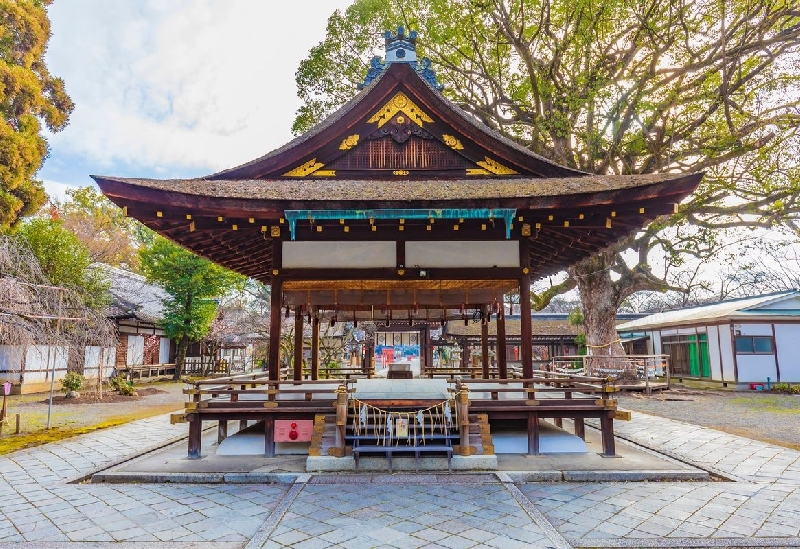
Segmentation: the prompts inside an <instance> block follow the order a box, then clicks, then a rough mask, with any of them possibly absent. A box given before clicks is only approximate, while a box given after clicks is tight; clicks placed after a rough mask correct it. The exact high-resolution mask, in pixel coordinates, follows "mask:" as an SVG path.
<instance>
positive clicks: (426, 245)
mask: <svg viewBox="0 0 800 549" xmlns="http://www.w3.org/2000/svg"><path fill="white" fill-rule="evenodd" d="M416 39H417V34H416V32H411V33H407V32H406V31H404V29H403V28H400V29H398V32H397V33H391V32H387V33H386V56H385V59H383V60H381V59H379V58H375V59H373V61H372V63H371V65H370V68H369V71H368V73H367V76H366V78H365V80H364V82H363V85H362V86H360V88H361V90H360V92H359V93H357V94H356V95H355V96H354V97H353V98H352V99H351V100H350V101H349V102H347V103H346V104H345V105H343V106H342V107H341V108H340V109H339V110H338V111H336V112H335V113H334V114H332V115H330V116H328V117H327V118H326V119H325V120H323V121H322V122H321V123H319V124H318V125H317V126H315V127H314V128H312V129H311V130H309V131H308V132H306V133H305V134H303V135H301V136H299V137H297V138H295V139H294V140H292V141H290V142H289V143H287V144H286V145H284V146H282V147H280V148H278V149H276V150H274V151H272V152H269V153H267V154H265V155H264V156H262V157H260V158H256V159H255V160H252V161H250V162H247V163H245V164H242V165H241V166H237V167H233V168H230V169H227V170H224V171H221V172H218V173H214V174H211V175H208V176H205V177H200V178H196V179H179V180H157V179H132V178H121V177H114V176H93V177H94V179H95V180H96V182H97V184H98V185H99V187H100V189H101V190H102V192H103V193H104V194H105V195H106V196H107V197H108V198H109V199H110V200H111V201H113V202H114V203H115V204H117V205H118V206H120V207H121V208H123V210H124V211H125V213H126V215H128V216H131V217H134V218H136V219H138V220H140V221H141V222H142V223H144V224H145V225H146V226H147V227H149V228H151V229H153V230H154V231H156V232H157V233H159V234H161V235H163V236H165V237H166V238H169V239H170V240H172V241H174V242H176V243H178V244H180V245H181V246H183V247H185V248H187V249H188V250H191V251H193V252H195V253H196V254H198V255H200V256H203V257H206V258H208V259H210V260H212V261H214V262H216V263H218V264H220V265H223V266H225V267H227V268H229V269H231V270H233V271H235V272H237V273H240V274H242V275H245V276H248V277H252V278H254V279H256V280H259V281H261V282H263V283H265V284H269V285H271V288H272V294H271V299H272V302H271V328H270V347H269V349H270V351H269V361H268V377H269V378H270V379H272V380H278V379H279V376H280V371H279V369H280V365H279V354H278V353H279V347H280V345H279V341H280V336H281V333H280V332H281V324H282V322H281V321H282V318H283V314H284V312H285V311H286V309H287V308H288V309H289V310H290V311H292V312H293V313H294V318H295V322H296V326H297V327H298V328H299V329H296V330H295V333H296V334H300V337H302V332H303V325H304V324H305V323H308V322H310V323H311V325H312V327H313V333H314V337H315V338H317V339H318V337H319V335H318V334H319V324H320V322H334V323H335V322H354V323H359V322H366V321H370V322H374V323H376V324H377V325H379V326H400V325H402V326H417V327H418V329H420V330H421V334H422V341H421V344H422V349H423V352H422V356H421V361H422V363H423V365H430V364H431V346H430V344H428V345H427V346H426V345H425V339H426V338H427V341H428V342H429V341H430V329H429V328H428V327H429V326H438V325H440V324H444V323H445V322H447V321H454V320H458V321H466V320H471V319H473V318H476V316H477V318H480V319H481V320H483V321H484V322H483V324H484V326H486V324H487V321H488V319H490V318H493V319H494V320H495V321H496V333H497V338H498V343H497V350H498V356H497V357H496V359H497V368H498V370H499V375H498V377H499V378H506V377H508V371H507V367H506V365H507V358H506V356H505V351H504V350H505V348H506V345H505V344H504V339H505V328H504V315H503V307H501V306H500V305H499V304H501V303H502V302H503V295H505V294H508V293H516V292H518V293H519V295H520V303H521V311H520V321H519V322H520V326H519V334H520V335H519V336H518V337H519V340H520V345H521V347H520V360H521V370H522V378H523V379H528V378H531V377H532V376H533V373H534V369H533V362H532V347H531V345H532V340H531V308H530V286H531V282H532V281H534V280H537V279H540V278H542V277H546V276H549V275H553V274H556V273H558V272H561V271H563V270H565V269H566V268H568V267H569V266H570V265H573V264H575V263H576V262H579V261H581V260H582V259H585V258H587V257H590V256H591V255H593V254H595V253H597V252H598V251H599V250H602V249H604V248H606V247H607V246H609V245H610V244H613V243H615V242H617V241H619V240H620V239H622V238H625V237H627V236H629V235H630V234H631V233H632V232H635V231H637V230H639V229H641V228H642V227H643V226H645V225H647V224H648V223H649V222H650V221H652V220H653V219H655V218H656V217H658V216H662V215H669V214H672V213H674V212H676V211H677V207H678V204H679V202H680V201H681V200H683V199H684V198H685V197H686V196H687V195H689V194H690V193H691V192H692V191H693V190H694V189H695V188H696V186H697V185H698V183H699V181H700V179H701V175H700V174H676V173H662V174H648V175H594V174H589V173H584V172H581V171H578V170H575V169H571V168H568V167H564V166H560V165H557V164H555V163H553V162H551V161H549V160H547V159H546V158H543V157H541V156H539V155H537V154H534V153H532V152H531V151H529V150H528V149H527V148H525V147H524V146H522V145H520V144H519V143H517V142H515V141H513V140H511V139H509V138H506V137H504V136H502V135H500V134H499V133H497V132H496V131H494V130H492V129H491V128H489V127H487V126H486V125H484V124H483V123H482V122H480V121H479V120H477V119H476V118H475V117H474V116H472V115H470V114H468V113H466V112H465V111H463V110H462V109H460V108H459V107H458V106H456V105H455V104H454V103H453V102H451V101H450V100H449V99H447V98H446V97H445V96H444V95H443V94H442V86H441V85H439V83H438V82H437V78H436V75H435V73H434V72H433V70H432V68H431V64H430V61H429V60H428V59H419V60H418V59H417V56H416ZM388 330H389V329H388V328H387V331H388ZM484 341H485V339H484ZM302 348H303V345H302V341H301V342H300V345H295V349H299V351H297V350H296V351H295V352H296V353H297V352H302ZM312 351H313V353H314V356H312V360H311V378H312V379H317V377H318V371H319V370H318V367H319V364H318V351H316V350H313V349H312ZM300 362H302V356H296V357H295V364H299V363H300ZM483 368H484V373H486V372H488V367H487V364H486V360H484V362H483ZM292 375H293V376H294V379H296V380H300V379H301V376H302V372H301V368H295V369H294V372H293V374H292ZM484 377H488V376H484Z"/></svg>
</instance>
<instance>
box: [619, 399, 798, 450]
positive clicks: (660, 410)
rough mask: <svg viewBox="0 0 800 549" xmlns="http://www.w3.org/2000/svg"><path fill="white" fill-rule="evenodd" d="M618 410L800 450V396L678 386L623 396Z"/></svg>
mask: <svg viewBox="0 0 800 549" xmlns="http://www.w3.org/2000/svg"><path fill="white" fill-rule="evenodd" d="M619 407H620V408H623V409H626V410H631V411H633V412H637V411H638V412H645V413H648V414H652V415H656V416H662V417H666V418H669V419H676V420H679V421H684V422H686V423H693V424H695V425H702V426H704V427H711V428H713V429H718V430H720V431H725V432H726V433H731V434H734V435H741V436H745V437H748V438H752V439H755V440H760V441H762V442H769V443H771V444H777V445H779V446H786V447H788V448H794V449H795V450H800V429H798V425H799V424H800V395H787V394H781V393H772V392H768V391H763V392H762V391H715V390H707V389H688V388H683V387H675V388H672V389H670V390H669V391H665V392H663V393H657V394H653V395H649V396H647V395H640V394H636V393H627V394H625V393H623V394H620V396H619Z"/></svg>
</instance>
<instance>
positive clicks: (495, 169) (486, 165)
mask: <svg viewBox="0 0 800 549" xmlns="http://www.w3.org/2000/svg"><path fill="white" fill-rule="evenodd" d="M483 158H484V160H483V162H476V164H477V165H478V166H480V167H481V168H483V169H485V170H486V171H488V172H490V173H493V174H494V175H516V174H517V173H518V172H516V171H514V170H512V169H511V168H506V167H505V166H503V165H502V164H500V163H499V162H497V161H496V160H492V159H491V158H489V157H488V156H484V157H483Z"/></svg>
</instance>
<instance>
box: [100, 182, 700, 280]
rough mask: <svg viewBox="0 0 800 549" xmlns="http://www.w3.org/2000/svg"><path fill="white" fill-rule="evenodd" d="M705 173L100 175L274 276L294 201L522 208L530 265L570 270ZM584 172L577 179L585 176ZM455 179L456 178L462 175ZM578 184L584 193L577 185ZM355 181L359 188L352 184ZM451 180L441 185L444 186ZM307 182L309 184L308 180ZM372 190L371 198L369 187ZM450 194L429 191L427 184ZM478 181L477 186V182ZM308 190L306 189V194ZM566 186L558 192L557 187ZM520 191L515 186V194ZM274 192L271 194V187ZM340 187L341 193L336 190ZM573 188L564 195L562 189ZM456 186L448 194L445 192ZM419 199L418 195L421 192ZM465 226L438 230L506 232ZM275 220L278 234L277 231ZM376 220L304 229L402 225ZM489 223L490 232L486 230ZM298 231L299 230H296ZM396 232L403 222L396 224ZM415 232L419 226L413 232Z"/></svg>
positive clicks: (168, 228) (210, 245)
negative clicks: (502, 177)
mask: <svg viewBox="0 0 800 549" xmlns="http://www.w3.org/2000/svg"><path fill="white" fill-rule="evenodd" d="M701 177H702V176H701V174H689V175H679V176H665V175H648V176H628V177H614V176H611V177H601V176H591V177H583V178H573V179H570V178H567V179H555V180H552V181H550V182H549V184H543V182H545V183H548V180H541V179H530V180H516V181H515V182H514V184H515V186H511V187H508V185H509V182H506V181H498V180H491V181H485V180H484V181H481V180H478V181H468V182H464V183H463V184H455V183H453V182H444V183H443V182H438V181H433V182H427V184H428V185H429V187H426V186H425V185H426V182H393V183H394V185H395V186H397V185H400V184H402V185H405V186H406V187H407V188H406V189H400V190H401V191H408V190H409V188H411V189H412V190H414V189H416V191H418V192H419V193H423V194H414V193H410V194H411V196H406V198H404V199H401V198H400V196H399V195H398V196H394V195H391V193H390V198H389V199H380V198H377V196H380V195H383V194H384V193H383V190H381V189H380V188H378V190H377V191H376V190H375V189H376V188H377V187H376V183H375V182H372V181H359V182H345V183H346V184H342V183H343V182H330V181H328V182H324V184H323V183H322V182H318V183H320V184H319V186H318V187H315V186H313V185H311V186H304V185H303V184H301V183H300V182H285V181H279V182H276V181H256V182H223V181H217V182H209V181H206V180H188V181H154V180H126V179H120V178H112V177H100V176H94V178H95V180H96V181H97V183H98V185H99V186H100V188H101V190H102V191H103V193H104V194H106V196H108V197H109V198H110V199H111V200H112V201H113V202H114V203H116V204H117V205H119V206H121V207H124V208H126V211H127V213H128V215H130V216H132V217H135V218H136V219H139V220H140V221H142V222H143V223H144V224H145V225H146V226H148V227H150V228H151V229H153V230H155V231H156V232H158V233H160V234H162V235H164V236H166V237H167V238H170V239H172V240H173V241H175V242H177V243H178V244H181V245H182V246H184V247H186V248H187V249H190V250H192V251H194V252H195V253H197V254H199V255H201V256H204V257H207V258H208V259H211V260H213V261H215V262H217V263H220V264H221V265H224V266H226V267H228V268H230V269H232V270H234V271H236V272H239V273H241V274H244V275H246V276H250V277H253V278H256V279H258V280H261V281H263V282H269V281H270V276H271V275H270V271H271V266H272V257H273V248H274V246H275V245H276V243H279V242H281V239H285V238H287V236H288V234H287V232H288V228H287V227H286V225H283V226H282V227H281V225H279V223H280V221H279V219H281V218H282V217H283V213H284V211H285V210H287V209H308V210H314V209H323V210H337V209H386V208H434V209H435V208H446V207H448V205H451V206H454V207H459V208H498V207H502V208H515V209H516V210H517V215H518V216H520V217H523V220H524V222H521V223H516V221H515V223H516V225H515V227H514V229H513V231H512V238H517V239H524V238H526V237H525V236H522V234H521V232H520V231H521V229H522V227H523V225H524V224H527V225H528V226H529V228H530V229H531V236H530V237H528V238H529V239H530V241H531V246H530V250H531V252H530V263H531V267H530V269H531V275H532V276H533V277H534V278H538V277H542V276H547V275H550V274H554V273H557V272H559V271H561V270H564V269H566V268H567V267H569V266H570V265H572V264H573V263H575V262H576V261H579V260H581V259H583V258H585V257H588V256H590V255H592V254H594V253H596V252H597V251H599V250H601V249H603V248H605V247H607V246H608V245H610V244H612V243H614V242H616V241H618V240H619V239H621V238H624V237H626V236H627V235H629V234H630V233H631V232H633V231H636V230H638V229H640V228H641V227H643V226H645V225H646V224H647V223H649V222H650V221H652V220H653V219H654V218H655V217H657V216H660V215H665V214H670V213H672V212H673V208H674V207H675V204H677V203H678V202H680V201H681V200H682V199H683V198H684V197H685V196H686V195H688V194H689V193H690V192H691V191H692V190H693V189H694V188H695V187H696V186H697V184H698V182H699V181H700V178H701ZM578 179H579V181H578ZM456 183H458V182H456ZM578 183H580V184H581V186H582V187H583V191H582V192H579V191H580V188H581V187H580V186H578ZM354 185H355V188H354V187H353V186H354ZM443 186H444V187H443ZM304 187H305V188H304ZM370 189H371V191H372V192H373V193H374V194H375V196H376V197H375V198H370V197H365V196H364V194H365V193H366V192H367V190H370ZM426 189H428V190H431V189H438V190H439V191H441V192H446V194H444V195H441V196H443V197H444V198H442V197H440V196H439V195H437V196H436V197H435V199H429V198H426V199H422V198H419V197H420V196H424V192H425V190H426ZM476 189H477V190H476ZM301 191H302V192H301ZM559 191H560V193H559ZM513 192H516V193H518V194H517V195H516V196H514V195H513ZM270 193H273V194H270ZM337 193H338V194H337ZM563 193H566V194H563ZM447 194H449V195H450V196H447ZM415 197H416V198H415ZM502 225H503V224H502V223H500V224H497V226H496V227H495V226H492V227H488V228H487V227H484V229H483V230H480V229H478V228H473V229H472V232H470V231H469V230H467V229H468V227H464V230H461V231H458V232H453V231H452V229H450V230H449V231H447V232H442V231H444V227H445V226H446V225H445V224H438V225H437V226H436V229H435V230H436V231H439V232H436V233H435V234H433V236H434V237H436V238H444V239H448V240H453V241H457V240H470V239H477V240H493V239H504V238H505V228H504V227H502ZM275 226H277V227H278V229H279V233H280V238H271V237H270V236H269V235H270V234H271V229H272V227H275ZM406 228H407V230H406V232H405V233H404V237H403V238H404V239H407V240H414V239H420V240H424V239H426V238H428V239H430V238H431V235H432V233H428V232H426V231H425V228H424V226H421V227H413V226H410V225H408V224H407V225H406ZM369 229H370V226H369V225H367V224H363V226H360V227H359V226H356V225H355V224H354V226H353V227H352V231H351V232H349V233H348V234H347V235H346V236H345V235H343V234H342V233H341V229H339V232H336V231H332V230H327V231H326V232H325V233H323V234H322V235H321V236H320V235H318V234H317V233H311V232H310V227H303V230H304V231H305V233H303V235H301V237H302V238H305V239H321V240H337V239H349V240H381V239H382V240H386V239H389V240H394V239H395V238H397V237H398V234H397V233H396V232H385V231H383V230H381V231H379V232H378V233H374V232H370V231H369ZM487 229H488V230H487ZM298 230H299V228H298ZM395 230H396V229H395ZM415 231H417V232H415Z"/></svg>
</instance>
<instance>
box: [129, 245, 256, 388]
mask: <svg viewBox="0 0 800 549" xmlns="http://www.w3.org/2000/svg"><path fill="white" fill-rule="evenodd" d="M139 258H140V261H141V271H142V274H144V276H145V277H146V278H147V280H148V281H149V282H152V283H155V284H158V285H159V286H161V287H162V288H164V291H166V292H167V294H169V296H170V297H169V299H168V300H167V302H166V303H164V313H165V314H164V321H163V323H162V326H163V328H164V333H166V335H167V336H168V337H169V338H170V339H174V340H176V341H177V342H178V347H177V350H176V355H177V356H176V368H175V378H176V379H178V378H179V377H180V376H181V373H182V371H183V362H184V359H185V358H186V349H187V347H188V345H189V343H190V342H193V341H200V340H201V339H203V338H204V337H205V336H206V334H208V330H209V328H210V327H211V323H212V322H213V321H214V318H215V316H216V312H217V300H218V299H219V298H221V297H222V296H223V295H225V294H226V293H227V292H229V291H230V290H232V289H233V288H234V287H235V286H237V285H241V284H243V282H244V278H243V277H242V276H241V275H237V274H236V273H233V272H231V271H229V270H227V269H225V268H224V267H220V266H219V265H216V264H214V263H212V262H211V261H209V260H207V259H204V258H202V257H199V256H197V255H195V254H193V253H191V252H189V251H187V250H185V249H183V248H181V247H180V246H178V245H177V244H175V243H173V242H171V241H169V240H167V239H166V238H164V237H161V236H156V237H155V238H154V239H153V240H152V242H151V243H150V244H148V245H147V246H144V247H142V248H140V251H139Z"/></svg>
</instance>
